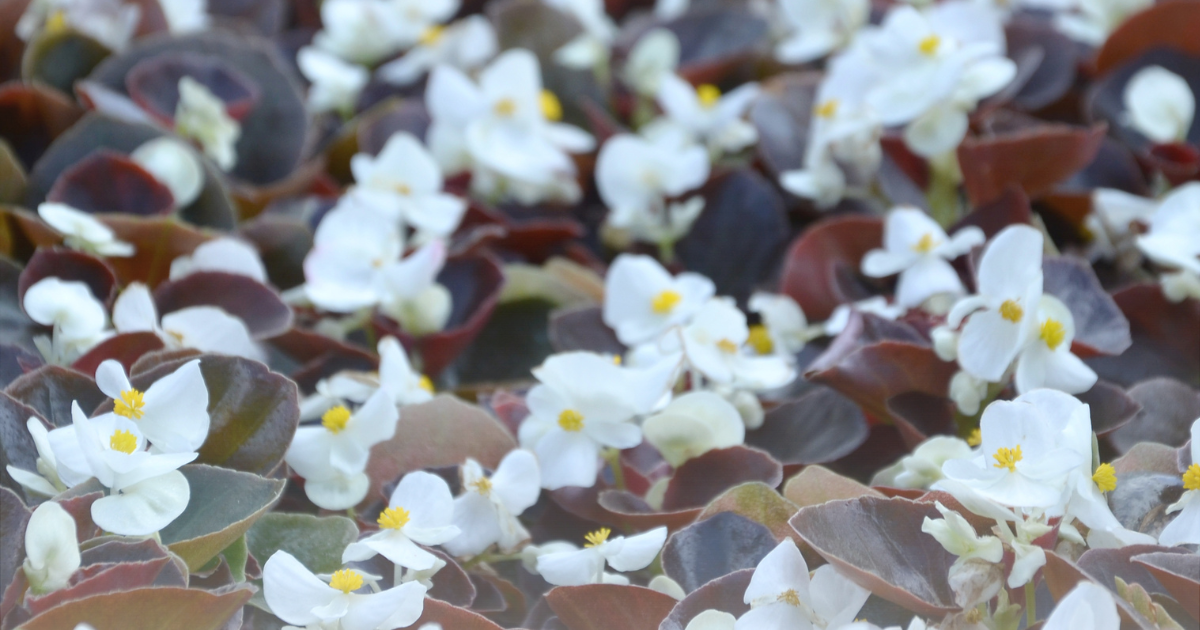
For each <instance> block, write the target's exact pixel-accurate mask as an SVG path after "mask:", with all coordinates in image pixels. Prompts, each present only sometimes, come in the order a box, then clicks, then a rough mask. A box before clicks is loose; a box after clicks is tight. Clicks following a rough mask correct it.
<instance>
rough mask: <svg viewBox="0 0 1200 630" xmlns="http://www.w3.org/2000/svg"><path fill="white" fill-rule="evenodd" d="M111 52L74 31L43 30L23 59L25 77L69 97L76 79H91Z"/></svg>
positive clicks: (22, 72)
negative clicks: (96, 68) (94, 71)
mask: <svg viewBox="0 0 1200 630" xmlns="http://www.w3.org/2000/svg"><path fill="white" fill-rule="evenodd" d="M110 53H111V51H110V50H109V49H108V47H106V46H105V45H104V44H101V43H100V42H98V41H96V40H95V39H92V38H91V37H88V36H87V35H85V34H83V33H80V32H79V31H77V30H74V29H72V28H65V29H60V30H57V31H53V32H52V31H51V29H41V30H40V31H38V32H37V33H36V34H35V35H34V36H33V38H32V39H31V40H30V41H29V42H28V44H27V45H26V47H25V54H24V56H23V57H22V58H21V78H22V79H23V80H24V81H26V82H28V83H42V84H45V85H49V86H51V87H54V88H56V89H58V90H59V91H61V92H64V93H67V94H69V93H70V92H71V85H72V84H73V83H75V80H76V79H82V78H83V77H85V76H87V74H88V73H89V72H91V71H92V69H93V68H95V67H96V66H97V65H98V64H99V63H100V62H101V61H103V60H104V58H105V57H107V56H108V55H109V54H110Z"/></svg>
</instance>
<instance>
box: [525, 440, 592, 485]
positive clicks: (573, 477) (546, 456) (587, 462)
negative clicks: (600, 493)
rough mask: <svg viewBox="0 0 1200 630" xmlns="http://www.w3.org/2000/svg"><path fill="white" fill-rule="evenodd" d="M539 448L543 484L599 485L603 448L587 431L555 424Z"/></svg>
mask: <svg viewBox="0 0 1200 630" xmlns="http://www.w3.org/2000/svg"><path fill="white" fill-rule="evenodd" d="M536 452H537V455H538V461H539V462H540V463H541V466H542V487H543V488H546V489H547V490H556V489H558V488H562V487H565V486H578V487H583V488H590V487H592V486H593V485H595V483H596V472H597V458H599V456H600V449H599V448H598V447H597V446H596V443H595V442H593V441H592V440H591V438H589V437H587V436H586V435H583V434H582V433H578V432H570V431H563V430H561V429H558V428H555V429H554V430H551V431H550V432H549V433H547V434H546V436H545V437H543V438H542V439H541V440H540V441H539V442H538V444H537V448H536Z"/></svg>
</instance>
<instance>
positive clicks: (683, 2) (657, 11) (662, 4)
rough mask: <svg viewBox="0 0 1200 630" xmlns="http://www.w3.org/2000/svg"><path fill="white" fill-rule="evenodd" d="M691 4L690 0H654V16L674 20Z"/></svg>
mask: <svg viewBox="0 0 1200 630" xmlns="http://www.w3.org/2000/svg"><path fill="white" fill-rule="evenodd" d="M691 6H692V0H655V2H654V17H656V18H658V19H660V20H674V19H675V18H678V17H681V16H683V14H684V13H687V11H688V9H689V8H690V7H691Z"/></svg>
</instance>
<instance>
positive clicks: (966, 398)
mask: <svg viewBox="0 0 1200 630" xmlns="http://www.w3.org/2000/svg"><path fill="white" fill-rule="evenodd" d="M987 392H988V382H987V381H985V380H983V379H980V378H975V377H974V376H972V375H971V373H970V372H967V371H966V370H959V371H957V372H955V373H954V376H952V377H951V378H950V400H953V401H954V405H955V406H956V407H958V410H959V411H960V412H961V413H962V414H963V415H965V416H973V415H975V414H977V413H979V405H981V404H983V399H984V398H987Z"/></svg>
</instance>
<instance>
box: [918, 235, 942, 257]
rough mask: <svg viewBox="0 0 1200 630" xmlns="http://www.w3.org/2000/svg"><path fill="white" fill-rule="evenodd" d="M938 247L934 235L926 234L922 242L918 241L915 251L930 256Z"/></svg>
mask: <svg viewBox="0 0 1200 630" xmlns="http://www.w3.org/2000/svg"><path fill="white" fill-rule="evenodd" d="M936 245H937V242H936V241H934V240H933V234H930V233H929V232H926V233H925V234H924V235H923V236H921V240H919V241H917V244H916V245H913V251H914V252H917V253H918V254H928V253H929V252H931V251H933V248H934V247H935V246H936Z"/></svg>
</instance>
